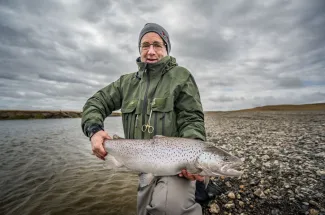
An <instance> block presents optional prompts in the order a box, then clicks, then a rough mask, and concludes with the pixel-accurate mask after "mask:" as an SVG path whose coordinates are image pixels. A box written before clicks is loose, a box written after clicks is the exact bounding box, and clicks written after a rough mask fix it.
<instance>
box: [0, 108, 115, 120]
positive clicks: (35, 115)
mask: <svg viewBox="0 0 325 215" xmlns="http://www.w3.org/2000/svg"><path fill="white" fill-rule="evenodd" d="M81 114H82V112H78V111H62V110H59V111H43V110H0V120H18V119H62V118H81ZM120 115H121V114H120V113H117V112H113V113H112V114H111V115H110V117H116V116H120Z"/></svg>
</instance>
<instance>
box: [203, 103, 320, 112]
mask: <svg viewBox="0 0 325 215" xmlns="http://www.w3.org/2000/svg"><path fill="white" fill-rule="evenodd" d="M321 110H323V111H325V103H316V104H302V105H290V104H282V105H267V106H261V107H255V108H250V109H240V110H234V111H229V112H253V111H321ZM207 113H216V111H209V112H207Z"/></svg>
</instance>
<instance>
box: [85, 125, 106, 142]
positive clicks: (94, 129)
mask: <svg viewBox="0 0 325 215" xmlns="http://www.w3.org/2000/svg"><path fill="white" fill-rule="evenodd" d="M98 131H104V128H103V127H102V126H101V125H97V124H95V125H91V126H89V127H88V128H87V137H89V140H90V139H91V137H92V136H93V135H94V134H96V133H97V132H98Z"/></svg>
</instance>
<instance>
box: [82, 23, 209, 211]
mask: <svg viewBox="0 0 325 215" xmlns="http://www.w3.org/2000/svg"><path fill="white" fill-rule="evenodd" d="M138 46H139V52H140V57H138V58H137V59H136V63H137V66H138V70H137V72H134V73H130V74H125V75H122V76H121V77H120V78H119V79H118V80H116V81H115V82H112V83H111V84H109V85H108V86H106V87H104V88H102V89H101V90H99V91H98V92H97V93H95V94H94V95H93V96H92V97H91V98H89V99H88V100H87V102H86V104H85V105H84V107H83V114H82V129H83V132H84V134H85V135H86V136H87V137H89V138H90V141H91V146H92V151H93V153H94V154H95V155H96V156H97V157H98V158H100V159H102V160H105V156H106V155H107V152H106V151H105V149H104V146H103V145H104V142H105V141H107V140H108V142H107V144H109V140H110V139H112V138H111V137H110V136H109V135H108V133H106V132H105V131H104V126H103V125H104V120H105V118H106V117H107V116H109V115H110V114H111V113H112V111H116V110H119V109H121V113H122V122H123V128H124V135H125V138H129V139H150V138H152V137H153V136H154V135H164V136H174V137H186V138H193V139H200V140H203V141H205V140H206V134H205V127H204V114H203V108H202V104H201V99H200V94H199V90H198V87H197V85H196V83H195V80H194V78H193V76H192V75H191V73H190V72H189V71H188V70H187V69H186V68H184V67H181V66H178V64H177V62H176V59H175V58H174V57H173V56H170V55H169V53H170V51H171V42H170V38H169V34H168V32H167V31H166V30H165V29H164V28H163V27H162V26H160V25H158V24H156V23H147V24H145V25H144V27H143V29H142V30H141V32H140V35H139V41H138ZM203 180H204V178H203V177H202V176H199V175H195V174H190V173H188V172H187V171H186V170H183V171H182V173H180V174H179V175H175V176H166V177H155V178H154V180H153V181H152V182H151V183H150V184H149V185H147V186H144V187H140V186H139V188H138V198H137V210H138V214H139V215H145V214H189V215H191V214H195V215H199V214H202V208H201V205H200V204H198V203H197V202H196V201H195V190H196V184H197V183H200V182H201V181H203ZM200 187H202V184H201V185H200Z"/></svg>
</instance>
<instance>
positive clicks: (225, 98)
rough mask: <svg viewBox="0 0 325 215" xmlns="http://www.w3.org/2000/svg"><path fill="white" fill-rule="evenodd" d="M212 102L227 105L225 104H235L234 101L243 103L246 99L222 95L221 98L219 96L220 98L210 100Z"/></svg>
mask: <svg viewBox="0 0 325 215" xmlns="http://www.w3.org/2000/svg"><path fill="white" fill-rule="evenodd" d="M209 100H210V101H212V102H222V103H225V102H233V101H238V100H239V101H243V100H245V98H244V97H232V96H227V95H221V96H218V97H211V98H209Z"/></svg>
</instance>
